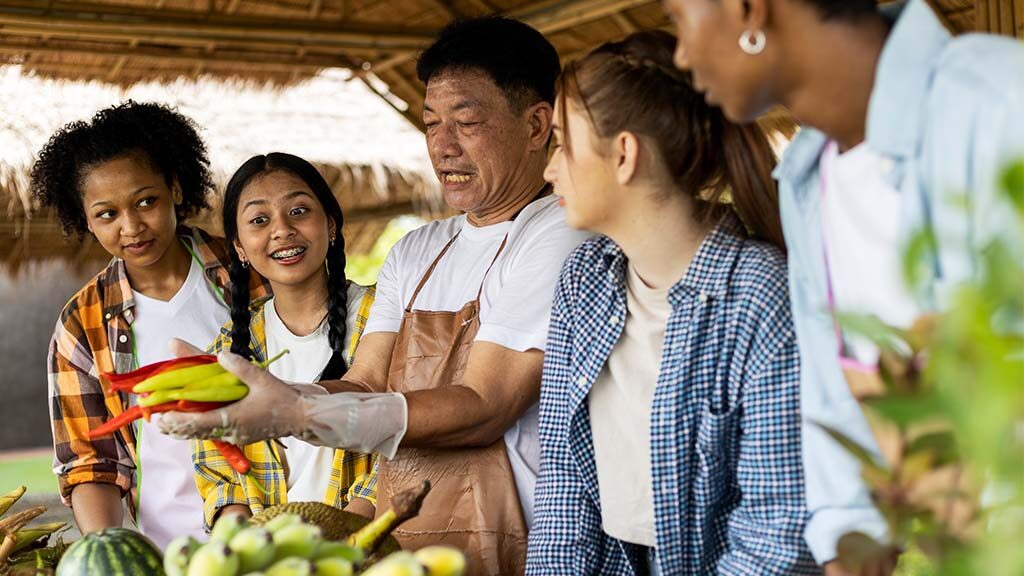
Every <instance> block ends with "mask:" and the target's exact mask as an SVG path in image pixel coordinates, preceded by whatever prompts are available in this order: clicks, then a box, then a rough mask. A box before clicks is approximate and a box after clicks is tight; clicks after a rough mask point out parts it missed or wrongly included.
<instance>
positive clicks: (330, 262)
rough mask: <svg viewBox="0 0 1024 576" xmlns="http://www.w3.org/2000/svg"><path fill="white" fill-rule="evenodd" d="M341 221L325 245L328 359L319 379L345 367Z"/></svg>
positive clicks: (345, 305)
mask: <svg viewBox="0 0 1024 576" xmlns="http://www.w3.org/2000/svg"><path fill="white" fill-rule="evenodd" d="M341 226H342V223H341V222H338V223H337V228H336V231H335V235H336V236H335V238H334V244H333V245H331V246H330V247H329V248H328V249H327V340H328V342H330V345H331V350H333V351H334V353H333V354H332V355H331V360H330V362H328V363H327V367H326V368H324V371H323V374H322V375H321V376H320V379H321V380H337V379H339V378H341V377H342V376H344V375H345V372H347V371H348V362H346V361H345V355H346V352H347V349H348V346H347V342H348V338H347V337H346V336H347V334H348V327H347V321H348V279H347V278H346V277H345V263H346V260H345V238H344V237H343V236H342V235H341Z"/></svg>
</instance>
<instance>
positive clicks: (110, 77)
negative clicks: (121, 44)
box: [107, 56, 128, 82]
mask: <svg viewBox="0 0 1024 576" xmlns="http://www.w3.org/2000/svg"><path fill="white" fill-rule="evenodd" d="M127 63H128V57H127V56H120V57H119V58H118V59H117V62H115V63H114V65H113V66H112V67H111V68H110V72H109V73H108V74H107V81H108V82H113V81H114V79H115V78H117V75H118V74H120V73H121V69H122V68H124V65H125V64H127Z"/></svg>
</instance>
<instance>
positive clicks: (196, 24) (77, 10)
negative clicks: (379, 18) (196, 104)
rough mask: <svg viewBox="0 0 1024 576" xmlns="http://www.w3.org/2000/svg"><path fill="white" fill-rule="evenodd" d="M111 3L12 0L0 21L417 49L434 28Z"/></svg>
mask: <svg viewBox="0 0 1024 576" xmlns="http://www.w3.org/2000/svg"><path fill="white" fill-rule="evenodd" d="M124 8H125V7H121V6H115V5H94V4H71V3H67V2H59V3H55V4H54V7H53V9H47V8H46V4H45V3H40V2H38V1H34V0H11V1H10V2H5V3H4V4H3V5H0V25H3V28H4V30H5V32H8V31H9V30H8V28H9V27H19V29H23V30H31V29H35V30H37V31H38V32H39V33H49V34H51V35H53V36H54V37H57V36H61V35H76V34H80V33H89V34H93V35H98V36H103V37H107V38H111V39H127V38H147V39H151V40H160V41H163V42H168V43H174V42H175V41H176V40H181V39H187V40H195V39H201V40H206V41H213V42H217V41H222V40H242V41H247V40H253V39H255V40H260V41H263V42H278V43H289V44H298V43H302V44H307V45H310V46H324V47H346V46H364V47H367V46H368V47H373V48H389V47H390V48H405V49H419V48H422V47H424V46H426V45H427V44H429V43H430V42H431V41H432V40H433V38H434V35H435V33H436V31H435V30H433V29H424V28H396V27H391V26H381V25H378V24H367V23H359V24H355V23H351V24H349V25H347V26H345V27H344V28H343V29H339V28H338V27H337V26H336V25H334V24H330V23H323V22H313V21H309V20H283V19H280V18H266V17H255V16H244V17H242V16H232V15H224V14H206V13H197V12H194V11H183V10H152V9H145V8H139V7H130V8H131V10H130V11H126V10H124Z"/></svg>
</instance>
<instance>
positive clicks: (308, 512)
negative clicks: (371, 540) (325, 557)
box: [249, 502, 401, 556]
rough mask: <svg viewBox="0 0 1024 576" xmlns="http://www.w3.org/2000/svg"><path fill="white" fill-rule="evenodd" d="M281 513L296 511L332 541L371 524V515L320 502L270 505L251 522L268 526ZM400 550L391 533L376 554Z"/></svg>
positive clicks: (296, 513)
mask: <svg viewBox="0 0 1024 576" xmlns="http://www.w3.org/2000/svg"><path fill="white" fill-rule="evenodd" d="M282 514H294V515H296V516H299V517H301V518H302V520H303V521H304V522H306V523H309V524H313V525H315V526H319V527H320V530H322V531H323V537H324V540H333V541H343V540H345V539H346V538H348V537H349V536H350V535H351V534H353V533H355V532H357V531H358V530H359V529H360V528H362V527H363V526H366V525H367V524H369V523H370V519H369V518H364V517H363V516H360V515H358V514H353V513H351V512H345V511H344V510H339V509H337V508H334V507H333V506H328V505H327V504H322V503H320V502H289V503H287V504H280V505H277V506H271V507H270V508H267V509H266V510H263V511H262V512H260V513H259V514H257V515H255V516H253V517H252V518H251V519H250V520H249V522H250V524H254V525H256V526H265V525H267V523H268V522H270V521H271V520H273V519H274V518H276V517H278V516H280V515H282ZM268 529H269V526H268ZM399 550H401V547H400V546H399V545H398V542H397V541H396V540H395V539H394V538H392V537H390V536H388V537H387V538H386V539H385V540H384V542H383V544H381V546H380V548H378V549H377V556H386V555H388V554H390V553H392V552H397V551H399Z"/></svg>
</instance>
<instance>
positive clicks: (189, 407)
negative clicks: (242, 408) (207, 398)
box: [175, 400, 230, 412]
mask: <svg viewBox="0 0 1024 576" xmlns="http://www.w3.org/2000/svg"><path fill="white" fill-rule="evenodd" d="M177 404H178V406H177V408H175V410H177V411H178V412H209V411H210V410H216V409H218V408H223V407H225V406H227V405H228V404H230V402H193V401H192V400H178V403H177Z"/></svg>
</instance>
